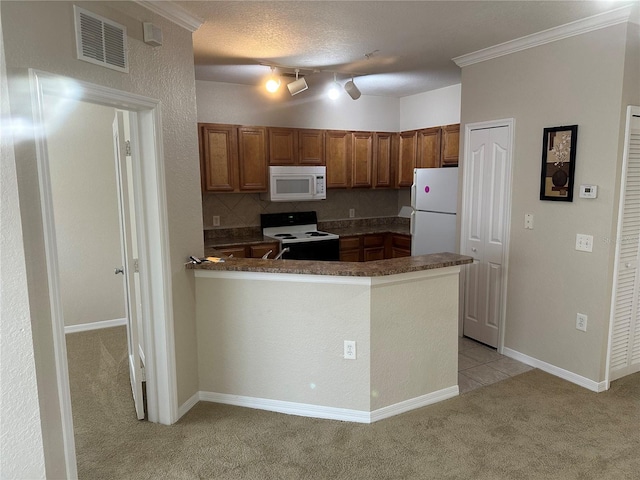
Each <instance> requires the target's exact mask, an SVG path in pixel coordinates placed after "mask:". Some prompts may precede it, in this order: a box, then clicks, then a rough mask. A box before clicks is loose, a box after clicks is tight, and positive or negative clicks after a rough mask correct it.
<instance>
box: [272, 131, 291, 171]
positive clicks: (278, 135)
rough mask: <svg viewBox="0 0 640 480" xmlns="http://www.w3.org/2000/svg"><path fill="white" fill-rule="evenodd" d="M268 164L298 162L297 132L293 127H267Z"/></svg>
mask: <svg viewBox="0 0 640 480" xmlns="http://www.w3.org/2000/svg"><path fill="white" fill-rule="evenodd" d="M268 132H269V165H295V164H296V163H298V132H297V131H296V130H295V129H294V128H269V129H268Z"/></svg>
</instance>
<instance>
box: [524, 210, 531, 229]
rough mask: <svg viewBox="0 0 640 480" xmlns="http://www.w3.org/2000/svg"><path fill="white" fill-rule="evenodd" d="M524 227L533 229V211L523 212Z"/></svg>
mask: <svg viewBox="0 0 640 480" xmlns="http://www.w3.org/2000/svg"><path fill="white" fill-rule="evenodd" d="M524 228H526V229H527V230H533V213H525V214H524Z"/></svg>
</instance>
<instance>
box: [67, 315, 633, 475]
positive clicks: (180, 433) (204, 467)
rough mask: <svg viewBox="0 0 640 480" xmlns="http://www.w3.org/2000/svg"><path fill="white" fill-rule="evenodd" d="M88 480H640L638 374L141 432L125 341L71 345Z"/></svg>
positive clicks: (100, 339)
mask: <svg viewBox="0 0 640 480" xmlns="http://www.w3.org/2000/svg"><path fill="white" fill-rule="evenodd" d="M67 349H68V353H69V374H70V381H71V396H72V406H73V415H74V426H75V435H76V449H77V460H78V473H79V477H80V479H159V478H168V479H216V480H218V479H219V480H227V479H255V480H258V479H260V480H263V479H278V480H288V479H296V480H300V479H344V480H354V479H363V480H364V479H439V480H440V479H492V480H493V479H523V480H525V479H531V480H533V479H562V480H566V479H581V480H589V479H616V480H617V479H640V374H635V375H630V376H628V377H625V378H623V379H621V380H618V381H616V382H613V383H612V386H611V389H610V390H608V391H606V392H603V393H593V392H591V391H588V390H586V389H584V388H581V387H578V386H576V385H574V384H571V383H569V382H566V381H564V380H561V379H559V378H557V377H554V376H552V375H549V374H547V373H544V372H542V371H540V370H531V371H528V372H526V373H523V374H521V375H518V376H515V377H512V378H509V379H507V380H504V381H501V382H499V383H495V384H493V385H490V386H486V387H483V388H479V389H477V390H473V391H471V392H469V393H465V394H463V395H460V396H458V397H456V398H453V399H450V400H447V401H444V402H440V403H438V404H435V405H431V406H428V407H424V408H420V409H418V410H414V411H412V412H409V413H405V414H402V415H398V416H395V417H392V418H389V419H386V420H382V421H380V422H377V423H374V424H371V425H363V424H352V423H346V422H340V421H332V420H318V419H311V418H303V417H295V416H291V415H284V414H279V413H272V412H266V411H260V410H252V409H247V408H241V407H233V406H226V405H219V404H213V403H205V402H200V403H199V404H197V405H196V406H195V407H194V408H192V409H191V411H190V412H189V413H187V414H186V415H185V416H184V417H183V418H182V419H180V421H179V422H177V423H176V424H175V425H171V426H164V425H156V424H152V423H149V422H144V421H137V420H136V418H135V411H134V408H133V401H132V400H131V392H130V386H129V378H128V370H127V355H126V340H124V328H121V327H118V328H112V329H105V330H103V331H101V332H98V333H95V332H83V333H76V334H71V335H67Z"/></svg>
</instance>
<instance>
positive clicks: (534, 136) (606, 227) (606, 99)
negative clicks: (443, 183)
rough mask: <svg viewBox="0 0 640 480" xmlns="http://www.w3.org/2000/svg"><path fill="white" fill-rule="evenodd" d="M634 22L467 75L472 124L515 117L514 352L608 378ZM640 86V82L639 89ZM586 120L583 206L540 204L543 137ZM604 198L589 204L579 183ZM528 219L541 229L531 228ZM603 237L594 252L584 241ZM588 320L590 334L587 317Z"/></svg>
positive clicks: (510, 312) (580, 153)
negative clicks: (628, 46) (627, 65)
mask: <svg viewBox="0 0 640 480" xmlns="http://www.w3.org/2000/svg"><path fill="white" fill-rule="evenodd" d="M626 29H627V27H626V25H618V26H614V27H609V28H606V29H601V30H598V31H594V32H591V33H586V34H582V35H579V36H575V37H571V38H567V39H565V40H561V41H558V42H554V43H551V44H547V45H543V46H540V47H536V48H532V49H528V50H524V51H521V52H517V53H513V54H510V55H507V56H503V57H500V58H496V59H493V60H489V61H485V62H482V63H479V64H475V65H471V66H468V67H465V68H463V69H462V114H461V120H462V123H463V124H467V123H472V122H480V121H487V120H494V119H501V118H508V117H513V118H515V145H514V152H513V162H514V164H513V190H512V193H513V207H512V216H511V225H512V227H511V245H510V255H509V273H508V300H507V311H506V326H505V347H508V348H510V349H513V350H515V351H518V352H520V353H523V354H525V355H529V356H531V357H533V358H536V359H538V360H542V361H544V362H547V363H549V364H551V365H554V366H556V367H560V368H562V369H565V370H568V371H570V372H573V373H575V374H578V375H581V376H583V377H586V378H587V379H591V380H593V381H596V382H599V381H602V380H603V379H604V368H605V357H606V354H605V351H606V343H607V338H608V325H609V297H610V290H611V284H610V280H611V269H612V262H611V259H612V253H613V248H614V246H613V244H612V243H611V242H610V238H611V237H612V234H613V232H614V228H615V223H614V216H615V215H614V212H615V211H616V207H617V205H616V198H617V190H618V186H617V178H618V170H619V168H620V163H621V150H620V148H619V136H620V128H621V115H622V109H623V105H622V103H621V99H622V82H623V74H624V62H625V43H626V41H627V30H626ZM636 85H637V83H636ZM572 124H578V125H579V127H578V146H577V158H576V171H575V189H574V201H573V202H572V203H564V202H549V201H540V200H539V182H540V168H541V165H540V163H541V150H542V131H543V129H544V128H545V127H553V126H560V125H572ZM584 183H593V184H597V185H598V187H599V190H598V198H597V199H595V200H586V199H581V198H578V189H579V185H580V184H584ZM525 213H532V214H534V216H535V222H534V225H535V229H534V230H525V229H524V223H523V218H524V214H525ZM577 233H585V234H590V235H593V236H594V247H593V253H584V252H578V251H576V250H575V248H574V247H575V236H576V234H577ZM577 312H581V313H584V314H587V315H588V316H589V320H588V329H587V332H586V333H583V332H580V331H578V330H576V328H575V320H576V313H577Z"/></svg>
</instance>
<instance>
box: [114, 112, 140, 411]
mask: <svg viewBox="0 0 640 480" xmlns="http://www.w3.org/2000/svg"><path fill="white" fill-rule="evenodd" d="M124 138H125V128H124V114H123V112H116V118H115V119H114V121H113V145H114V151H115V164H116V178H117V183H118V199H119V207H120V208H119V211H120V237H121V242H122V264H123V265H122V267H120V268H116V273H122V274H123V276H124V293H125V298H126V313H127V342H128V351H129V376H130V380H131V390H132V392H133V401H134V403H135V408H136V415H137V417H138V419H139V420H142V419H143V418H144V400H143V393H142V381H143V373H142V362H141V359H140V352H141V348H140V318H139V308H138V305H139V303H140V302H139V294H138V293H139V289H138V288H136V287H137V286H138V285H139V284H140V283H139V279H138V278H136V276H137V274H138V273H137V270H138V268H137V264H138V260H137V257H136V255H137V248H136V247H137V245H136V242H135V241H134V239H135V216H134V213H133V212H134V209H133V208H132V205H131V202H130V201H131V200H132V199H131V197H130V191H131V182H130V172H131V167H130V166H128V165H127V162H128V160H127V159H130V158H131V157H130V156H127V152H126V146H125V141H124Z"/></svg>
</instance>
